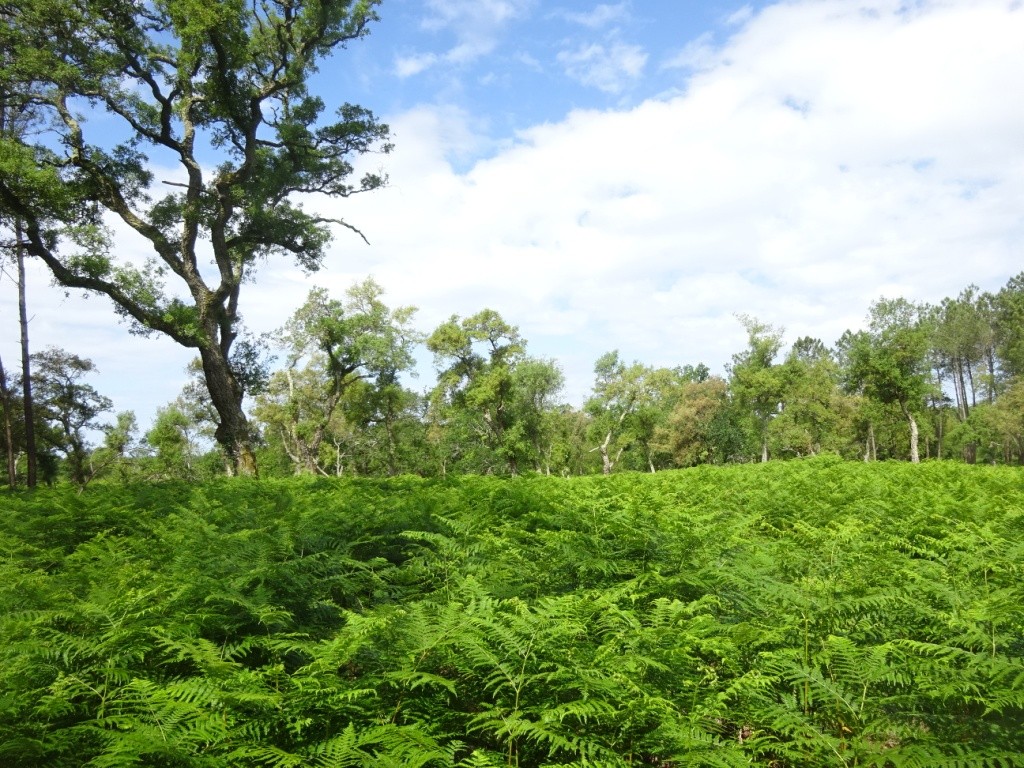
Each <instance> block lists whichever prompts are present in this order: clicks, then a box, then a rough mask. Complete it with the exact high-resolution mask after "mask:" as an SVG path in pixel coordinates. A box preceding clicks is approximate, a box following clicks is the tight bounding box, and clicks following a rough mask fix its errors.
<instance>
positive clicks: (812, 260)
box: [348, 0, 1024, 395]
mask: <svg viewBox="0 0 1024 768" xmlns="http://www.w3.org/2000/svg"><path fill="white" fill-rule="evenodd" d="M860 8H861V6H860V4H851V3H847V2H842V1H841V0H831V1H827V2H820V1H819V0H815V1H814V2H804V3H788V4H786V5H784V6H775V7H772V8H769V9H767V10H765V11H763V12H761V13H760V14H759V15H757V16H752V17H751V18H750V19H749V20H748V21H747V22H746V23H745V24H744V25H743V26H741V27H740V28H739V29H738V30H737V32H736V34H735V35H734V36H733V37H732V38H731V39H730V40H728V41H727V42H726V43H725V45H724V46H722V47H721V48H720V49H719V51H718V56H717V58H716V59H715V60H711V61H708V62H707V68H706V69H704V70H703V71H701V72H699V73H698V74H695V75H692V76H690V77H689V78H688V80H687V82H686V86H687V87H686V90H685V93H684V94H683V95H680V96H676V97H674V98H670V99H661V100H650V101H647V102H645V103H643V104H641V105H639V106H637V107H635V108H633V109H630V110H625V111H604V112H598V111H577V112H574V113H572V114H570V115H569V116H567V117H566V118H565V119H564V120H562V121H561V122H558V123H552V124H544V125H539V126H536V127H534V128H532V129H530V130H528V131H525V132H523V133H522V134H520V135H519V136H518V137H517V140H516V141H515V143H513V144H511V145H509V146H507V147H505V148H503V149H502V150H501V151H499V152H497V153H496V154H494V155H493V156H492V157H491V158H490V159H487V160H485V161H482V162H478V163H477V164H476V165H475V166H474V167H472V169H470V170H469V171H468V172H464V173H458V172H455V171H453V170H452V168H451V167H450V165H449V164H448V162H447V161H446V160H445V153H446V152H447V151H448V149H447V148H446V144H445V142H444V141H443V140H442V139H440V138H435V137H434V136H431V135H429V132H428V134H422V133H421V130H422V127H421V125H422V123H423V121H424V115H425V114H426V112H424V111H423V110H418V111H417V112H415V113H411V114H409V115H406V116H399V117H398V118H397V119H396V120H393V121H392V122H393V124H394V125H395V126H396V130H399V131H402V132H404V133H406V134H407V135H415V136H419V138H418V139H417V140H415V141H414V142H413V143H412V145H411V146H410V145H406V144H403V142H402V141H399V143H398V150H397V154H396V155H395V157H394V159H393V162H391V163H390V171H391V175H392V178H393V179H394V181H395V185H396V186H395V188H393V189H390V190H387V191H385V192H383V193H381V194H379V195H373V196H367V197H363V198H360V199H359V200H353V201H349V204H350V205H351V206H352V213H351V217H352V219H353V220H356V221H359V222H360V223H361V224H362V225H363V226H364V227H365V228H366V229H367V231H368V233H370V234H371V239H372V240H373V241H374V248H373V251H372V253H373V255H372V258H371V257H370V256H369V253H367V257H366V258H364V259H362V260H360V261H359V262H358V263H357V264H352V263H350V266H349V267H348V268H349V269H350V270H351V271H352V273H353V275H358V274H359V273H360V269H364V270H366V271H373V272H374V273H375V274H376V275H377V277H378V279H380V280H381V281H382V283H383V284H384V285H385V286H387V287H388V290H389V291H390V292H393V294H394V296H395V301H396V302H398V301H400V302H403V303H408V302H412V303H417V304H419V305H421V306H422V307H423V308H424V312H423V322H424V324H425V326H430V324H431V323H433V322H438V321H440V320H442V319H443V318H444V317H445V316H447V315H448V314H450V313H451V312H453V311H457V312H460V313H464V314H465V313H470V312H473V311H476V310H477V309H479V308H481V307H483V306H491V307H493V308H495V309H498V310H499V311H500V312H502V313H503V314H504V315H505V316H506V317H507V318H508V319H509V320H510V321H512V322H515V323H517V324H519V325H520V326H522V330H523V332H524V335H525V336H526V337H527V338H528V339H530V340H531V349H533V350H534V351H535V352H536V353H538V354H550V355H554V356H556V357H558V358H559V359H562V360H563V361H564V362H565V364H566V367H567V369H568V374H569V380H570V389H571V390H572V392H573V393H574V394H577V395H579V394H581V393H582V392H585V390H586V388H587V387H589V384H590V376H591V374H590V365H591V364H592V362H593V360H594V359H595V358H596V357H597V356H598V355H599V354H600V353H601V352H603V351H605V350H607V349H611V348H616V347H618V348H620V349H621V350H622V352H623V355H624V356H625V357H627V358H633V357H636V358H639V359H642V360H645V361H647V362H650V363H655V364H677V363H686V362H697V361H700V360H703V361H705V362H707V363H708V364H710V365H711V366H712V367H713V368H716V367H718V368H720V366H721V365H722V364H723V363H725V362H727V361H728V359H729V356H730V355H731V354H732V353H733V352H736V351H738V350H739V349H740V348H741V347H742V345H743V343H744V336H743V331H742V328H741V327H740V326H739V324H738V323H737V322H736V321H735V319H734V318H733V314H734V313H736V312H748V313H750V314H753V315H755V316H758V317H760V318H762V319H764V320H765V321H767V322H771V323H775V324H778V325H784V326H787V338H789V339H790V340H792V339H795V338H797V337H798V336H801V335H805V334H807V335H814V336H819V337H821V338H822V339H823V340H825V341H826V343H832V342H834V341H835V340H836V339H837V338H838V336H839V335H840V334H841V333H842V331H843V330H844V329H845V328H847V327H852V326H858V325H859V324H860V322H861V321H862V319H863V316H864V314H865V312H866V311H867V308H868V305H869V303H870V302H871V301H872V300H873V299H875V298H877V297H878V296H880V295H882V294H883V293H888V294H890V295H892V294H896V293H900V294H903V295H905V296H907V297H908V298H912V299H919V300H938V299H940V298H942V297H943V296H946V295H950V294H955V293H957V292H959V290H960V289H961V288H963V287H964V286H966V285H967V284H969V283H971V282H976V283H979V284H981V285H982V286H983V287H984V288H997V287H999V286H1000V285H1002V284H1003V283H1005V281H1006V279H1007V278H1008V277H1009V276H1010V275H1011V274H1013V273H1015V272H1016V271H1019V268H1020V267H1019V253H1018V251H1017V250H1015V248H1016V246H1015V245H1014V244H1015V243H1019V242H1020V240H1021V238H1022V237H1024V224H1022V220H1021V218H1020V212H1019V201H1020V200H1021V199H1024V149H1022V147H1021V145H1020V142H1019V136H1020V132H1021V129H1022V128H1024V103H1022V102H1021V101H1020V100H1019V99H1012V98H1008V94H1011V93H1014V92H1015V91H1016V88H1017V84H1018V83H1019V81H1020V78H1021V76H1024V49H1022V48H1021V46H1020V45H1019V40H1020V39H1024V12H1022V11H1019V10H1012V9H1011V7H1010V6H1008V5H1006V4H1004V3H998V2H989V3H975V4H972V5H956V4H954V5H944V4H927V3H926V4H922V5H921V6H920V10H919V12H917V13H915V14H914V15H913V16H907V15H906V14H903V13H901V12H900V11H899V6H898V5H897V4H896V3H889V2H878V3H875V4H874V5H873V6H872V8H873V9H874V10H875V11H876V12H875V13H874V14H867V13H862V12H861V10H860ZM575 54H576V55H575V57H574V59H573V62H572V63H573V66H577V67H579V68H580V69H579V70H578V71H579V72H580V73H586V72H590V71H591V70H587V69H586V67H587V66H591V65H594V66H596V65H595V62H597V61H599V60H600V56H599V55H598V52H593V53H592V52H590V51H589V49H581V50H580V51H577V52H575ZM566 63H567V64H568V63H569V62H568V61H566ZM580 76H581V77H582V76H584V75H583V74H580ZM585 76H587V77H592V78H594V80H593V82H601V81H600V80H599V76H598V75H596V74H586V75H585ZM609 82H613V80H609ZM456 118H457V116H453V115H449V116H448V117H447V118H444V119H442V120H441V122H439V123H437V126H441V125H445V126H447V127H445V128H444V129H443V130H441V129H440V128H437V133H436V136H438V137H440V136H443V135H449V134H453V133H458V131H459V130H463V131H464V130H466V128H465V124H464V122H463V123H462V124H461V125H462V127H461V128H458V127H457V126H456V125H455V123H458V122H459V120H458V119H456ZM453 120H454V122H452V121H453ZM406 121H411V122H409V126H410V127H409V128H408V129H405V128H404V126H405V125H406ZM413 126H416V127H413ZM972 180H973V181H972ZM979 180H980V181H981V182H983V183H978V181H979ZM560 350H561V351H560Z"/></svg>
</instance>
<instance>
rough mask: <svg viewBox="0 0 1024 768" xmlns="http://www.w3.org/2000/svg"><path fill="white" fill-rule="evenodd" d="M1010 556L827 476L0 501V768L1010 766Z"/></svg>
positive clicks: (998, 533)
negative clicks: (0, 550)
mask: <svg viewBox="0 0 1024 768" xmlns="http://www.w3.org/2000/svg"><path fill="white" fill-rule="evenodd" d="M1022 530H1024V476H1022V475H1021V471H1020V470H1019V469H1014V468H1006V467H970V466H965V465H962V464H951V463H946V464H940V463H928V464H922V465H918V466H912V465H909V464H898V463H878V464H863V463H852V462H850V463H845V462H841V461H839V460H838V459H835V458H829V457H818V458H814V459H807V460H803V461H795V462H785V463H783V462H773V463H768V464H764V465H746V466H731V467H700V468H696V469H692V470H687V471H684V472H664V473H658V474H653V475H652V474H645V475H641V474H619V475H614V476H611V477H585V478H574V479H571V480H564V479H560V478H548V477H519V478H505V479H501V478H493V477H471V476H464V477H449V478H448V479H433V480H431V479H422V478H411V477H400V478H393V479H340V480H339V479H322V478H321V479H315V478H309V477H307V478H293V479H288V480H266V479H265V480H263V481H261V482H255V481H250V480H241V479H234V480H220V481H215V482H212V483H208V484H199V485H197V484H186V483H177V482H176V483H168V484H165V485H157V486H152V485H145V484H138V485H125V486H119V487H118V486H113V485H102V486H99V485H97V486H94V487H93V488H90V489H89V490H88V491H87V492H86V493H84V494H77V493H75V492H74V491H73V490H72V489H71V487H70V486H62V487H61V486H58V487H57V488H56V489H53V490H42V491H37V492H35V493H33V494H28V493H10V492H8V493H7V494H6V495H5V496H4V497H3V503H2V505H0V545H2V547H3V557H2V561H0V638H2V640H3V642H2V644H0V763H2V764H3V765H5V766H19V767H20V766H47V767H48V768H50V767H58V768H59V767H60V766H81V765H90V766H122V765H135V766H228V765H265V766H299V765H301V766H344V765H366V766H370V765H374V766H387V765H396V766H397V765H402V766H416V765H424V766H467V767H468V766H499V765H502V766H504V765H507V766H521V767H522V768H527V767H528V766H556V765H558V766H569V765H575V766H584V765H604V766H620V765H621V766H627V765H632V766H644V765H646V766H683V765H692V766H715V765H721V766H739V765H761V766H776V767H779V768H781V767H782V766H793V767H794V768H795V767H796V766H826V765H827V766H854V765H856V766H893V767H897V766H928V767H930V768H934V767H936V766H1014V765H1024V728H1022V727H1021V724H1022V722H1024V658H1022V657H1024V580H1022V578H1021V577H1022V568H1024V566H1022V563H1024V537H1022V536H1021V532H1022Z"/></svg>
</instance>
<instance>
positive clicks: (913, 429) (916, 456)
mask: <svg viewBox="0 0 1024 768" xmlns="http://www.w3.org/2000/svg"><path fill="white" fill-rule="evenodd" d="M900 408H902V409H903V415H904V416H906V417H907V421H908V422H909V423H910V462H911V464H919V463H920V462H921V454H920V453H919V452H918V449H917V439H918V432H917V420H916V419H914V414H912V413H911V412H910V409H909V408H907V406H906V405H905V404H903V403H900Z"/></svg>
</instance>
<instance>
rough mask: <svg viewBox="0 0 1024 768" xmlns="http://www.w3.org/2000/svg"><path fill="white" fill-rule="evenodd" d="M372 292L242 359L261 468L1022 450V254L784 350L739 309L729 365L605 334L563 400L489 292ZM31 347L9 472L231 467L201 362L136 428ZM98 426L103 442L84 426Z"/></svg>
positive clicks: (76, 374) (365, 287)
mask: <svg viewBox="0 0 1024 768" xmlns="http://www.w3.org/2000/svg"><path fill="white" fill-rule="evenodd" d="M382 294H383V290H382V289H381V287H380V286H379V285H377V284H376V283H374V282H373V281H372V280H366V281H364V282H362V283H359V284H357V285H355V286H353V287H352V288H351V289H350V290H349V291H348V292H347V294H346V297H345V299H344V300H336V299H332V298H331V297H330V296H329V295H328V294H327V292H326V291H323V290H320V289H317V290H314V291H312V292H311V293H310V295H309V298H308V300H307V301H306V303H305V304H304V305H303V306H301V307H300V308H299V309H298V310H297V311H296V312H295V314H294V315H293V316H292V319H291V320H290V321H289V322H288V323H287V324H286V325H285V326H284V327H283V328H281V329H280V331H279V333H278V334H277V335H276V336H275V337H274V343H273V345H271V347H273V348H274V349H275V350H276V352H277V354H278V358H277V359H276V365H277V366H278V367H277V368H276V369H274V368H273V367H272V366H271V362H272V361H271V360H270V358H268V357H265V356H264V357H259V356H257V357H256V358H253V360H251V361H250V363H251V365H252V366H253V368H252V370H251V371H250V373H251V374H252V375H251V376H250V382H251V391H250V395H253V398H252V409H251V412H250V423H251V425H252V426H253V427H254V428H255V430H256V431H255V432H254V441H253V444H254V445H255V446H256V456H257V457H258V460H259V461H258V463H259V466H260V468H261V474H263V475H264V476H290V475H295V474H312V475H322V476H337V475H353V474H354V475H361V476H377V477H382V476H395V475H400V474H416V475H420V476H423V477H443V476H445V475H451V474H491V475H516V474H521V473H523V472H538V473H543V474H556V475H586V474H597V473H602V472H603V473H606V474H610V473H612V472H618V471H622V470H633V471H650V472H654V471H658V470H663V469H678V468H684V467H690V466H695V465H701V464H732V463H746V462H751V461H767V460H776V459H793V458H800V457H806V456H812V455H816V454H820V453H832V454H836V455H839V456H842V457H843V458H847V459H856V460H864V461H870V460H876V459H900V460H906V459H910V460H911V461H918V460H920V459H928V458H933V459H934V458H938V459H953V460H957V461H964V462H966V463H969V464H970V463H986V464H1020V463H1024V376H1022V372H1024V348H1022V347H1021V345H1020V342H1019V339H1021V338H1024V273H1021V274H1019V275H1017V276H1016V277H1014V278H1012V279H1011V280H1010V281H1008V283H1007V284H1006V286H1004V287H1003V288H1002V289H1001V290H1000V291H999V292H997V293H994V294H989V293H978V292H977V290H976V289H974V288H968V289H966V290H965V291H963V292H962V293H961V295H960V296H959V297H957V298H956V299H945V300H943V301H942V302H941V304H939V305H937V306H926V305H920V304H915V303H912V302H909V301H906V300H904V299H883V300H879V301H877V302H875V303H874V304H873V305H872V306H871V309H870V312H869V314H868V317H867V328H866V330H862V331H856V332H854V331H847V332H846V333H845V334H844V335H843V336H842V338H840V339H839V340H838V341H837V342H836V343H835V345H833V346H832V347H829V346H827V345H826V344H825V343H824V342H822V341H821V340H820V339H813V338H807V337H804V338H800V339H796V340H795V341H794V342H793V343H792V345H791V346H790V348H789V350H788V351H787V352H785V353H783V350H784V337H783V332H782V330H781V329H779V328H775V327H772V326H770V325H766V324H765V323H762V322H760V321H758V320H756V319H754V318H750V317H746V316H740V317H738V320H739V322H740V323H742V324H743V326H744V327H745V328H746V330H747V336H748V338H747V346H746V348H745V349H743V350H741V351H739V352H737V353H736V354H734V355H733V356H732V362H731V364H730V365H729V366H727V370H726V376H725V377H720V376H715V375H712V373H711V371H710V369H709V368H708V367H707V366H706V365H703V364H697V365H691V364H685V365H677V366H674V367H671V368H669V367H660V368H659V367H653V366H649V365H644V364H642V363H640V362H636V361H634V362H632V363H626V362H625V361H624V360H623V359H622V358H621V357H620V356H619V354H618V352H609V353H607V354H605V355H602V356H601V358H600V359H598V360H597V362H596V364H595V366H594V384H593V388H592V390H591V392H590V394H589V396H588V397H587V398H586V400H585V401H584V402H583V403H582V405H581V406H579V407H576V406H573V405H570V404H568V403H566V402H565V400H564V397H563V391H562V386H563V376H562V372H561V369H560V368H559V365H558V363H557V362H556V361H554V360H546V359H539V358H535V357H531V356H530V355H529V354H528V350H527V342H526V340H525V339H524V338H522V336H521V335H520V333H519V330H518V329H517V328H516V327H515V326H513V325H510V324H509V323H507V322H506V321H505V320H504V319H503V318H502V317H501V316H500V315H499V314H498V313H497V312H495V311H493V310H483V311H481V312H479V313H477V314H475V315H473V316H471V317H466V318H459V317H458V316H453V317H452V318H451V319H449V320H448V321H446V322H444V323H442V324H441V325H440V326H439V327H438V328H436V329H435V330H434V331H433V332H432V333H431V334H430V335H429V336H425V335H424V334H422V333H420V332H419V331H417V330H416V328H415V327H414V324H413V319H414V314H415V311H414V309H413V308H412V307H399V308H396V309H390V308H389V307H388V306H387V305H386V304H385V303H384V301H383V298H382ZM421 343H425V345H426V347H427V349H428V350H429V351H430V352H432V353H433V355H434V361H435V367H436V370H437V380H436V383H435V384H434V385H433V386H427V387H425V388H424V390H423V391H422V392H419V393H418V392H416V391H414V390H413V389H411V388H410V384H412V383H413V382H415V379H410V378H409V373H410V371H411V370H412V369H413V368H414V365H415V359H416V354H415V350H416V348H417V346H418V345H420V344H421ZM264 351H266V350H264ZM32 363H33V366H34V373H33V374H32V381H33V386H34V390H35V392H36V399H37V401H38V402H37V404H36V408H35V411H34V413H35V417H34V419H35V422H36V423H35V434H36V435H37V436H38V439H37V441H36V450H35V453H33V450H32V449H31V448H30V447H29V446H28V445H27V441H26V439H25V438H26V435H27V430H26V427H27V426H28V419H27V418H26V413H25V409H24V408H23V407H22V401H21V400H20V399H19V398H18V397H17V396H16V395H15V394H14V392H13V391H12V388H8V390H7V394H6V395H5V396H4V397H2V398H0V404H2V405H3V415H4V417H5V432H4V434H5V436H4V438H3V442H4V443H5V444H6V447H7V458H8V478H7V482H8V484H9V485H12V486H14V485H18V484H29V485H31V482H30V477H26V470H27V469H28V462H27V461H25V459H26V458H27V457H30V456H32V455H35V456H36V458H37V460H38V463H39V466H40V467H41V476H42V477H43V478H44V479H46V480H49V481H53V480H56V479H60V478H61V477H65V478H67V479H69V480H71V481H72V482H74V483H75V484H77V485H79V486H84V485H87V484H89V483H90V482H92V481H93V480H94V479H99V478H103V477H108V478H109V477H113V478H116V479H117V480H119V481H125V480H129V479H134V480H168V479H187V480H201V479H204V478H207V479H208V478H211V477H213V476H215V475H218V474H224V473H225V472H230V471H232V461H231V457H230V455H229V454H228V453H225V452H224V450H223V448H221V447H218V448H213V446H214V444H215V443H214V437H215V435H216V431H217V428H218V424H219V421H218V416H217V412H216V409H215V408H214V407H213V406H212V404H211V402H210V400H209V397H208V395H207V394H206V389H207V387H206V385H205V384H204V382H203V377H202V372H201V367H200V366H199V365H198V364H197V365H196V366H195V368H194V369H193V373H194V374H195V378H194V379H193V380H192V382H191V383H190V384H189V385H187V386H186V387H185V389H184V391H183V392H182V394H181V395H180V396H179V397H178V398H176V399H175V400H174V401H173V402H171V403H169V404H168V405H167V406H166V407H165V408H162V409H160V410H159V411H158V413H157V415H156V419H155V421H154V423H153V425H152V427H151V428H150V429H149V430H148V431H147V432H146V433H145V435H143V436H141V439H140V435H139V434H138V430H137V428H136V422H135V417H134V414H132V413H121V414H118V417H117V421H116V423H108V424H107V425H106V426H103V420H104V419H105V418H106V415H107V414H108V413H109V412H110V411H111V410H112V404H111V402H110V401H109V400H108V399H107V398H105V397H103V396H102V395H100V394H99V393H98V392H97V391H96V390H95V389H94V388H93V387H92V385H91V384H89V383H88V380H87V379H88V376H89V375H91V374H92V373H93V369H92V365H91V363H89V361H87V360H83V359H81V358H79V357H78V356H77V355H73V354H70V353H66V352H63V351H61V350H53V349H51V350H46V351H44V352H41V353H37V354H35V355H33V356H32ZM261 366H262V367H261ZM0 389H2V387H0ZM90 430H91V431H90ZM97 435H102V436H103V438H104V439H103V444H102V445H99V446H97V445H92V444H90V442H89V440H90V437H95V436H97Z"/></svg>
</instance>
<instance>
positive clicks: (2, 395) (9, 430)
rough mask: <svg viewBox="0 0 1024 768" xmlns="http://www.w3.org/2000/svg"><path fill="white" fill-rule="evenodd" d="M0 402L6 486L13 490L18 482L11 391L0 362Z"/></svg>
mask: <svg viewBox="0 0 1024 768" xmlns="http://www.w3.org/2000/svg"><path fill="white" fill-rule="evenodd" d="M0 401H2V403H3V408H4V444H5V446H4V447H5V448H6V450H7V484H8V485H9V486H10V487H11V488H14V486H15V485H16V484H17V482H18V465H17V463H16V461H15V453H14V429H13V426H12V424H11V405H12V401H11V390H10V389H9V388H8V387H7V373H6V371H5V370H4V364H3V361H0Z"/></svg>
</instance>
